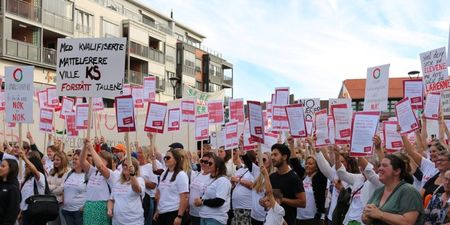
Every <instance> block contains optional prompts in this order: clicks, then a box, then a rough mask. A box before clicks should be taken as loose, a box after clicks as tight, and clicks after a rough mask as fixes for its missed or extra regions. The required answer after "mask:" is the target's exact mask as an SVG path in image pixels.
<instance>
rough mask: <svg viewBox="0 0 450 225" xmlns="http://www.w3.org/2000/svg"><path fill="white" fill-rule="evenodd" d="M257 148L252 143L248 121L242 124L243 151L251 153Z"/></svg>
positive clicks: (256, 144)
mask: <svg viewBox="0 0 450 225" xmlns="http://www.w3.org/2000/svg"><path fill="white" fill-rule="evenodd" d="M257 147H258V143H256V142H254V141H253V140H252V138H251V136H250V124H249V123H248V119H247V120H245V122H244V150H245V151H251V150H254V149H256V148H257Z"/></svg>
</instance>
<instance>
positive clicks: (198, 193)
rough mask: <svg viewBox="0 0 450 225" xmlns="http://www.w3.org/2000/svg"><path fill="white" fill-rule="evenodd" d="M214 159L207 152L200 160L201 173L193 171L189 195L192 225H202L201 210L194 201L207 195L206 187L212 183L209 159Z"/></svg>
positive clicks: (212, 154) (211, 154)
mask: <svg viewBox="0 0 450 225" xmlns="http://www.w3.org/2000/svg"><path fill="white" fill-rule="evenodd" d="M213 157H214V153H212V152H207V153H205V154H203V158H202V159H201V160H200V166H201V171H200V172H197V171H192V173H191V184H190V193H189V215H190V216H191V217H190V218H191V225H200V215H199V211H200V208H199V207H197V206H195V204H194V200H195V199H196V198H200V197H202V195H203V194H204V193H205V189H206V187H207V186H208V185H209V184H210V183H211V180H212V178H211V174H210V167H209V165H208V162H209V159H211V158H213Z"/></svg>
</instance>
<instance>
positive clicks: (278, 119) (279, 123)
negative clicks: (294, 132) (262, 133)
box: [272, 105, 289, 131]
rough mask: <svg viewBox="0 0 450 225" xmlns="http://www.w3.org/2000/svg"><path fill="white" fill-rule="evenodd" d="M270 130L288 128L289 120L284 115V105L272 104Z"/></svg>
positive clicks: (284, 129)
mask: <svg viewBox="0 0 450 225" xmlns="http://www.w3.org/2000/svg"><path fill="white" fill-rule="evenodd" d="M272 110H273V115H272V130H273V131H287V130H289V122H288V118H287V115H286V109H285V106H279V105H274V106H273V107H272Z"/></svg>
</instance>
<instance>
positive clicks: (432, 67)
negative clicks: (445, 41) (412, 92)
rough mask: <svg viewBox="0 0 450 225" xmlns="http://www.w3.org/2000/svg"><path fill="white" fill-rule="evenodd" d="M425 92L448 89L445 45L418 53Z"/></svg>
mask: <svg viewBox="0 0 450 225" xmlns="http://www.w3.org/2000/svg"><path fill="white" fill-rule="evenodd" d="M420 62H421V64H422V75H423V82H424V86H425V93H430V92H441V91H444V90H448V89H449V80H448V70H447V66H448V65H447V58H446V54H445V47H442V48H438V49H433V50H431V51H427V52H424V53H421V54H420Z"/></svg>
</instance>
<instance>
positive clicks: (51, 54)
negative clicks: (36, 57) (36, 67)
mask: <svg viewBox="0 0 450 225" xmlns="http://www.w3.org/2000/svg"><path fill="white" fill-rule="evenodd" d="M42 62H43V63H45V64H49V65H53V66H56V50H55V49H51V48H42Z"/></svg>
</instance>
